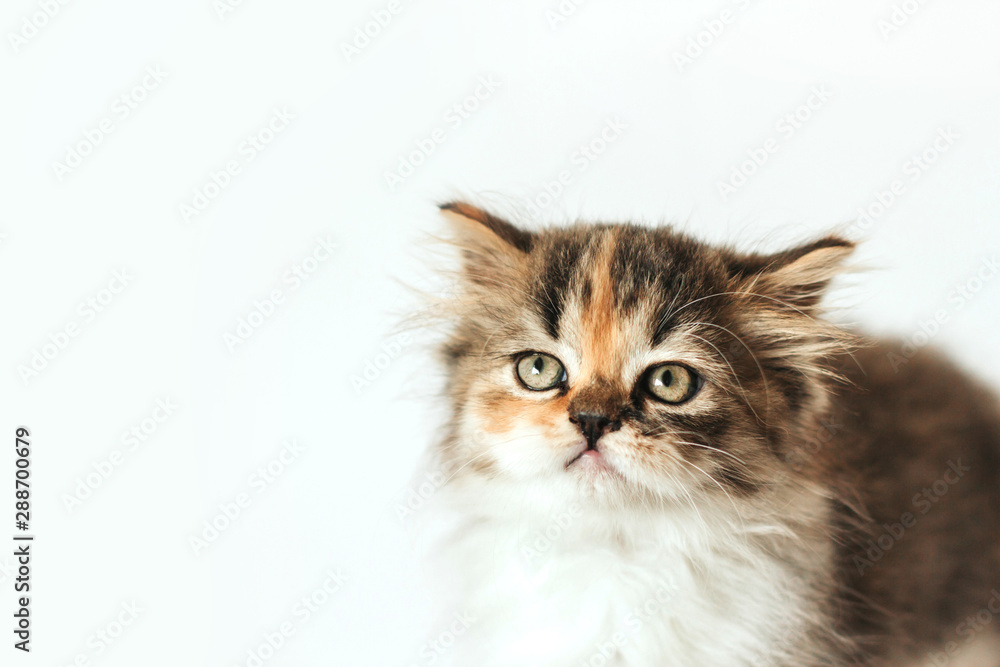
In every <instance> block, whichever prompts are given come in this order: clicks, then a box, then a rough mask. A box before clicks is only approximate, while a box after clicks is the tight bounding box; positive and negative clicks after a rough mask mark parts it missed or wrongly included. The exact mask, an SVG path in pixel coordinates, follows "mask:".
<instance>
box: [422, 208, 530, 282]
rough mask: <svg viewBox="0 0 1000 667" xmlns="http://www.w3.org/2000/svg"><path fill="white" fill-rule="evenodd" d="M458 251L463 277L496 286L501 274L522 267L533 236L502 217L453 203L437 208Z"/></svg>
mask: <svg viewBox="0 0 1000 667" xmlns="http://www.w3.org/2000/svg"><path fill="white" fill-rule="evenodd" d="M440 208H441V211H442V213H444V216H445V218H447V220H448V222H449V223H450V224H451V227H452V230H453V231H454V234H455V237H456V242H457V244H458V246H459V247H460V248H461V249H462V259H463V262H464V269H465V273H466V275H467V276H468V277H469V278H470V279H472V280H474V281H475V282H478V283H483V284H489V283H496V282H497V280H498V279H499V278H500V277H501V276H502V275H504V274H506V273H509V272H510V271H512V270H515V269H516V268H517V267H518V266H520V265H522V264H523V262H524V260H525V259H526V258H527V256H528V253H529V252H531V247H532V245H533V244H534V240H535V237H534V235H533V234H531V232H528V231H525V230H523V229H521V228H519V227H516V226H514V225H513V224H511V223H509V222H507V221H506V220H504V219H503V218H500V217H497V216H495V215H493V214H492V213H489V212H487V211H484V210H482V209H481V208H477V207H475V206H472V205H471V204H466V203H465V202H459V201H453V202H448V203H445V204H441V205H440Z"/></svg>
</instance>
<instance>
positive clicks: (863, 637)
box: [437, 204, 1000, 667]
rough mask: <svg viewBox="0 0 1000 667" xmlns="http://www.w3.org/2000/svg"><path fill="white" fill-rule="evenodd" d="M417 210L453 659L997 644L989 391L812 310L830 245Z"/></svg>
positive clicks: (999, 497)
mask: <svg viewBox="0 0 1000 667" xmlns="http://www.w3.org/2000/svg"><path fill="white" fill-rule="evenodd" d="M445 208H446V210H448V211H450V212H451V213H453V214H454V215H453V216H452V218H453V219H454V220H455V224H456V226H457V227H456V229H457V231H458V235H459V243H460V245H461V247H462V249H463V252H464V260H465V267H464V278H463V289H462V290H461V292H460V293H459V295H458V296H457V297H456V298H455V299H454V300H453V301H452V302H450V303H449V304H448V309H449V310H448V312H449V313H450V316H451V317H452V318H453V322H454V324H455V326H454V329H453V331H452V334H451V337H450V339H449V342H448V344H447V345H446V347H445V350H444V352H445V358H446V363H447V365H448V368H449V371H450V374H451V378H452V382H451V383H450V394H451V400H452V408H453V410H452V414H453V419H452V422H451V423H450V425H449V432H448V436H447V437H446V438H445V439H444V441H443V442H442V444H441V446H440V448H439V450H438V452H437V454H438V459H439V461H440V464H441V465H442V466H443V468H444V470H445V471H446V472H447V476H448V484H446V485H445V487H444V488H443V489H441V490H440V491H439V494H438V495H439V498H438V500H440V501H443V504H444V505H447V506H450V507H451V508H453V511H454V512H455V513H456V515H457V519H456V520H457V521H458V524H459V527H458V528H457V529H456V531H455V532H454V533H453V535H452V536H451V538H450V539H449V540H447V542H446V544H447V546H446V547H445V548H444V551H443V553H442V555H441V558H442V560H443V562H446V563H448V564H449V567H452V568H453V569H452V570H451V572H452V577H451V579H452V582H453V583H454V584H455V590H456V592H457V596H458V597H457V599H456V600H457V601H456V602H455V607H456V611H459V612H462V613H464V614H467V615H468V617H470V618H472V619H474V621H473V622H472V623H471V624H470V627H469V629H468V631H467V632H465V633H464V634H463V636H462V638H461V641H459V642H458V643H457V644H456V645H455V647H454V648H453V650H452V655H451V657H453V659H454V663H455V664H457V665H472V664H475V665H477V666H478V665H482V666H484V667H485V666H487V665H539V666H542V665H544V666H551V667H562V666H565V667H578V666H587V667H599V666H601V665H620V666H622V667H626V666H628V667H631V666H646V665H649V666H657V667H659V666H664V667H667V666H673V665H678V666H681V665H683V666H697V667H709V666H714V665H718V666H720V667H721V666H725V667H738V666H743V665H761V666H762V665H773V666H775V667H779V666H780V667H786V666H787V667H793V666H794V667H810V666H813V665H817V666H818V665H909V664H913V665H923V664H935V663H934V662H929V661H933V660H938V661H939V663H938V664H941V665H944V664H950V665H979V664H982V665H983V667H996V666H997V665H1000V653H997V654H996V655H997V656H998V657H997V658H996V659H995V661H994V662H989V661H988V660H989V659H991V658H984V655H989V654H988V651H989V650H990V649H989V643H990V642H991V641H992V638H993V637H994V633H995V632H996V631H997V630H1000V617H998V618H997V620H996V622H995V623H984V622H983V619H982V618H980V619H979V621H978V622H976V621H973V622H974V623H976V625H975V631H972V632H966V629H967V628H963V627H960V626H959V624H960V623H963V622H967V620H966V618H965V617H966V616H968V615H969V614H971V615H973V616H975V615H976V614H977V612H978V611H979V610H980V609H987V610H988V609H990V603H991V596H992V595H993V593H992V589H993V588H994V587H997V588H998V589H1000V581H996V580H994V577H996V579H1000V573H998V565H1000V563H998V554H1000V550H998V547H997V544H998V542H1000V540H998V539H997V538H998V537H1000V494H998V492H997V491H996V489H997V486H998V482H1000V412H998V409H997V404H996V400H995V398H993V397H992V396H991V395H990V394H988V393H987V392H985V391H983V390H982V389H980V388H979V387H978V386H976V385H975V384H974V383H972V382H971V381H969V380H968V379H966V378H964V377H963V376H962V375H961V374H959V373H958V372H957V371H955V370H954V369H953V368H951V367H950V366H948V365H947V364H946V363H944V362H942V361H940V360H939V359H937V358H936V357H934V356H933V355H931V354H927V353H920V354H917V355H915V356H914V355H912V354H909V355H904V354H902V351H899V350H894V349H893V348H891V347H886V346H884V345H874V344H866V343H864V342H862V343H861V344H860V345H858V343H859V341H858V340H857V339H855V338H853V337H851V336H850V335H849V334H846V333H845V332H842V331H840V330H839V329H836V328H835V327H832V326H831V325H828V324H825V323H823V322H822V321H821V320H820V319H818V318H817V317H816V315H817V312H818V311H817V302H818V299H819V296H820V294H821V292H822V290H823V288H825V286H826V283H827V281H828V280H829V279H830V278H831V277H832V276H833V275H834V274H835V273H836V272H837V271H838V270H839V265H840V263H841V261H842V259H843V258H844V257H846V255H847V254H848V253H849V252H850V249H851V245H850V244H849V243H847V242H845V241H842V240H840V239H836V238H834V237H828V238H826V239H822V240H820V241H817V242H815V243H813V244H810V245H808V246H804V247H802V248H798V249H795V250H791V251H788V252H786V253H779V254H777V255H772V256H760V255H740V254H738V253H735V252H733V251H730V250H727V249H714V248H710V247H708V246H705V245H702V244H699V243H697V242H695V241H693V240H691V239H689V238H687V237H684V236H681V235H678V234H676V233H674V232H672V231H670V230H668V229H656V230H653V229H644V228H639V227H635V226H628V225H600V226H598V225H589V226H587V225H578V226H576V227H573V228H570V229H563V230H547V231H544V232H538V233H529V232H526V231H523V230H521V229H518V228H515V227H513V226H511V225H509V223H506V222H504V221H503V220H500V219H498V218H496V217H494V216H491V215H490V214H487V213H484V212H483V211H480V210H478V209H475V208H473V207H469V206H467V205H464V204H452V205H448V206H446V207H445ZM849 347H850V348H857V349H854V351H853V353H852V352H851V351H849V349H848V348H849ZM907 352H910V351H907ZM924 489H928V492H927V493H924ZM869 540H871V541H870V542H869ZM993 606H994V607H995V608H996V609H997V611H998V612H1000V594H998V595H997V600H996V602H994V603H993ZM994 625H996V626H997V627H996V628H995V627H993V626H994ZM948 642H954V646H950V647H949V646H948ZM984 647H985V648H984ZM949 649H950V651H949ZM935 651H938V652H941V653H934V652H935ZM984 651H985V653H984ZM941 660H944V661H945V662H940V661H941ZM983 660H987V661H985V662H984V661H983Z"/></svg>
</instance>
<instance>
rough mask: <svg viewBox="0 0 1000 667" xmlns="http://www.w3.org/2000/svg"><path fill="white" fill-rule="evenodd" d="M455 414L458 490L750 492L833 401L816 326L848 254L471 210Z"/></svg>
mask: <svg viewBox="0 0 1000 667" xmlns="http://www.w3.org/2000/svg"><path fill="white" fill-rule="evenodd" d="M445 208H446V210H448V211H450V212H451V213H452V216H451V217H452V218H453V219H454V220H455V223H456V225H458V231H459V236H460V240H459V243H460V244H461V246H462V248H463V250H464V254H465V269H464V279H463V283H464V288H463V290H462V294H461V296H459V297H458V299H457V300H456V303H455V306H456V308H457V313H456V317H457V318H458V325H457V327H456V329H455V332H454V335H453V338H452V340H451V341H450V344H449V345H448V346H447V348H446V353H447V355H448V359H449V362H450V370H451V385H450V387H451V395H452V399H453V403H454V412H455V417H454V420H455V421H454V424H453V437H452V438H451V439H450V440H449V442H448V443H446V444H445V447H444V455H445V457H446V459H449V463H450V465H451V466H452V467H453V468H454V469H455V470H461V474H466V475H481V476H483V477H484V478H486V479H504V480H512V481H520V482H525V483H529V484H538V485H549V486H550V487H551V488H552V489H553V490H555V492H557V493H561V494H565V495H567V496H568V497H571V498H575V497H580V498H585V499H597V500H599V501H606V502H608V503H612V504H615V505H622V506H624V505H628V504H632V503H635V502H640V501H663V500H666V499H672V500H684V499H688V500H689V501H690V499H691V497H692V496H693V494H696V493H704V492H712V491H713V490H714V491H717V492H723V493H726V494H729V495H732V494H752V493H754V492H755V491H756V490H757V489H758V488H759V487H760V486H761V485H764V484H767V483H768V482H769V480H770V479H771V478H773V477H774V475H776V474H781V471H782V466H783V465H784V463H783V458H782V448H783V447H784V446H785V443H786V441H787V439H788V438H789V436H790V435H793V434H799V432H800V431H801V430H802V429H807V428H809V424H811V423H812V419H811V418H812V417H813V416H814V414H815V413H816V412H818V411H819V410H821V408H822V405H823V401H824V398H825V394H824V386H823V382H822V380H821V376H822V374H823V370H822V366H821V363H820V362H821V360H822V359H821V358H822V356H823V354H824V353H826V352H829V346H830V345H831V342H830V341H831V339H830V336H829V333H828V330H826V329H825V328H823V327H822V326H821V325H819V324H818V323H817V321H816V320H815V319H813V317H812V315H811V314H810V313H809V312H808V311H809V310H810V309H812V308H813V307H814V306H815V303H816V300H817V298H818V292H819V290H820V289H822V287H823V286H825V284H826V282H827V281H828V280H829V278H830V277H831V276H832V275H833V273H834V271H835V270H836V267H837V265H838V264H839V263H840V261H841V260H842V259H843V257H845V256H846V254H847V253H848V252H849V251H850V249H851V246H850V244H848V243H847V242H844V241H842V240H840V239H834V238H827V239H823V240H822V241H818V242H816V243H814V244H811V245H810V246H806V247H804V248H800V249H797V250H794V251H789V252H787V253H782V254H780V255H775V256H770V257H763V256H757V255H754V256H741V255H737V254H735V253H733V252H730V251H727V250H718V249H713V248H711V247H709V246H706V245H703V244H700V243H697V242H695V241H693V240H691V239H689V238H687V237H684V236H682V235H678V234H676V233H673V232H671V231H670V230H668V229H665V228H661V229H649V228H642V227H637V226H630V225H578V226H575V227H572V228H568V229H552V230H547V231H544V232H540V233H531V234H529V233H527V232H524V231H522V230H519V229H517V228H515V227H513V226H511V225H509V223H506V222H504V221H502V220H500V219H498V218H495V217H493V216H491V215H490V214H487V213H485V212H483V211H480V210H479V209H475V208H473V207H470V206H468V205H464V204H452V205H448V206H446V207H445Z"/></svg>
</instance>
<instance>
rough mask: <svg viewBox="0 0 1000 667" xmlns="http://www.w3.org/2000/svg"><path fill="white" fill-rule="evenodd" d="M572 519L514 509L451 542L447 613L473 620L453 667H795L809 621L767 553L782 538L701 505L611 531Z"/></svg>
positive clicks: (800, 598) (772, 529)
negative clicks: (451, 598) (451, 589)
mask: <svg viewBox="0 0 1000 667" xmlns="http://www.w3.org/2000/svg"><path fill="white" fill-rule="evenodd" d="M576 509H577V510H578V511H577V512H576V513H575V514H576V515H574V512H573V508H572V507H570V508H564V510H563V511H562V512H555V513H549V514H548V516H546V517H544V518H541V517H539V516H538V515H535V514H533V513H532V514H528V513H526V512H524V511H523V510H519V511H512V512H509V513H506V514H504V515H493V516H491V517H488V518H485V517H484V518H480V519H479V520H477V521H475V522H473V525H471V526H466V527H465V528H464V529H462V530H461V531H460V532H458V533H457V538H456V539H454V540H452V541H451V542H450V546H449V547H448V552H449V554H448V562H450V563H453V566H452V567H454V570H452V572H453V578H454V580H455V581H456V583H457V584H458V589H459V590H458V592H457V594H458V598H457V599H458V603H457V609H456V610H457V611H458V612H461V613H463V614H465V615H466V616H467V618H471V619H473V620H472V622H471V624H470V627H469V629H468V631H467V632H466V633H465V634H464V635H463V636H462V638H461V640H460V641H459V642H458V643H456V645H455V648H454V650H453V657H454V664H456V665H481V666H484V667H485V666H490V665H496V666H500V665H504V666H508V665H519V666H534V665H538V666H543V665H544V666H546V667H603V666H611V665H616V666H620V667H632V666H636V667H639V666H643V667H645V666H648V665H657V666H662V667H670V666H674V665H676V666H678V667H681V666H683V667H692V666H698V667H711V666H715V665H718V666H720V667H738V666H741V665H752V666H755V667H758V666H763V665H769V666H777V665H786V664H799V665H801V664H805V663H804V662H802V661H801V660H802V658H804V657H805V656H804V654H803V652H802V651H803V647H801V646H799V645H798V643H799V642H800V641H801V640H800V639H798V638H800V637H802V636H803V634H804V632H803V631H804V630H805V628H806V626H807V625H808V624H809V623H810V621H814V620H815V617H814V611H813V610H811V609H809V608H808V603H807V601H806V596H805V595H804V594H803V592H802V590H803V585H802V584H801V582H800V580H799V579H798V578H797V577H796V576H795V575H794V573H793V572H792V571H791V568H790V566H789V565H787V564H786V563H785V562H784V561H783V560H782V559H781V558H779V557H777V556H776V555H774V551H775V550H774V546H775V543H776V542H777V541H785V542H787V540H788V539H789V537H790V536H789V535H788V531H787V529H785V528H782V527H780V526H775V525H763V524H754V525H746V524H744V523H742V522H741V521H739V520H738V519H737V520H735V521H733V520H731V518H730V517H726V516H722V517H719V518H713V517H712V516H710V515H708V514H706V511H709V512H710V509H709V508H704V507H703V508H700V510H699V512H698V513H695V512H693V511H690V510H677V511H676V512H674V513H671V514H670V515H669V516H660V517H656V518H649V517H646V518H643V519H635V520H632V519H630V520H629V521H628V525H622V523H621V521H620V520H619V521H618V522H617V525H614V527H613V528H609V526H610V525H613V524H614V522H613V520H612V519H610V518H609V517H608V516H607V515H605V516H600V517H596V516H585V515H584V513H583V512H582V511H579V507H577V508H576ZM796 661H798V662H796Z"/></svg>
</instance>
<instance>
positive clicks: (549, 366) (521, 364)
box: [517, 352, 566, 391]
mask: <svg viewBox="0 0 1000 667" xmlns="http://www.w3.org/2000/svg"><path fill="white" fill-rule="evenodd" d="M517 377H518V379H519V380H520V381H521V384H523V385H524V386H525V387H527V388H528V389H531V390H533V391H546V390H548V389H555V388H556V387H557V386H559V385H560V384H562V383H563V382H565V381H566V369H565V368H563V365H562V362H560V361H559V360H558V359H556V358H555V357H552V356H549V355H547V354H541V353H539V352H529V353H528V354H526V355H524V356H522V357H521V358H520V359H518V360H517Z"/></svg>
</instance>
